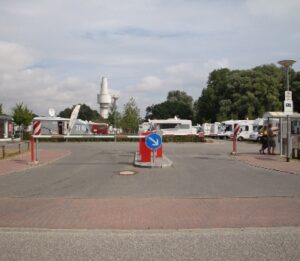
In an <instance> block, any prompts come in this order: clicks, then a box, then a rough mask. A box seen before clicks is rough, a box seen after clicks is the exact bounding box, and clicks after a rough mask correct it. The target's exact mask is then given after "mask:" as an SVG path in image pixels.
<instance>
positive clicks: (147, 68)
mask: <svg viewBox="0 0 300 261" xmlns="http://www.w3.org/2000/svg"><path fill="white" fill-rule="evenodd" d="M299 13H300V1H299V0H285V1H282V0H126V1H124V0H0V104H2V105H3V110H4V113H7V114H10V113H11V109H12V108H13V107H14V106H15V105H16V104H17V103H21V102H22V103H23V104H24V105H26V106H27V107H28V108H29V109H30V110H32V111H33V112H34V113H35V114H38V115H44V116H47V115H48V109H49V108H54V109H55V110H56V112H57V113H59V112H60V111H62V110H64V109H65V108H67V107H72V105H74V104H78V103H85V104H87V105H89V106H90V107H91V108H92V109H95V110H98V111H99V105H98V104H97V94H98V93H99V92H100V82H101V78H102V77H107V78H108V84H109V90H110V92H111V93H112V94H115V95H118V96H119V97H120V98H119V100H118V102H117V105H118V109H119V110H120V111H122V110H123V106H124V104H125V103H126V102H128V101H129V99H130V98H131V97H133V98H134V99H135V101H136V103H137V105H138V107H139V109H140V111H141V116H143V115H144V114H145V109H146V107H147V106H150V105H152V104H157V103H161V102H163V101H165V100H166V97H167V94H168V92H169V91H171V90H181V91H185V92H186V93H187V94H188V95H190V96H192V97H193V99H194V100H196V99H198V98H199V96H200V95H201V92H202V90H203V88H205V87H206V82H207V80H208V76H209V73H210V72H211V71H212V70H214V69H219V68H229V69H251V68H253V67H256V66H259V65H262V64H271V63H274V64H276V63H277V61H279V60H282V59H293V60H296V61H297V62H296V63H295V64H294V65H293V68H294V69H295V70H296V71H300V44H299V43H300V15H299Z"/></svg>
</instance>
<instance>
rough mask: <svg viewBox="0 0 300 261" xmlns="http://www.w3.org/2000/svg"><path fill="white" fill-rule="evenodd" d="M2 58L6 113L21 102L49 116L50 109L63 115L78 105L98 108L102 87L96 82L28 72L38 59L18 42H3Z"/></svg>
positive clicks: (1, 85)
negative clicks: (61, 112) (62, 111)
mask: <svg viewBox="0 0 300 261" xmlns="http://www.w3.org/2000/svg"><path fill="white" fill-rule="evenodd" d="M0 57H1V59H0V79H1V80H0V92H1V98H0V99H1V100H0V103H2V104H3V109H4V111H5V112H6V113H10V112H11V111H10V110H11V108H12V107H14V106H15V105H16V104H17V103H20V102H23V103H24V104H25V105H27V106H28V108H29V109H30V110H32V111H33V112H34V113H36V114H40V115H46V114H47V111H48V108H50V107H54V108H55V109H56V111H57V112H59V111H61V110H63V109H65V108H67V107H71V106H72V105H73V104H77V103H86V104H87V105H89V106H91V107H92V108H93V109H97V108H98V105H97V104H96V95H97V93H98V92H99V90H100V87H98V86H97V85H96V84H95V83H93V82H88V81H84V80H82V79H80V78H78V77H74V76H69V77H66V78H63V79H58V78H56V77H54V76H52V75H51V74H50V73H49V72H47V70H44V69H39V68H34V69H28V67H30V66H31V63H32V62H36V59H37V57H33V56H31V52H30V51H29V50H27V49H26V48H24V47H23V46H21V45H18V44H16V43H11V42H3V41H2V42H1V43H0ZM112 92H113V90H112Z"/></svg>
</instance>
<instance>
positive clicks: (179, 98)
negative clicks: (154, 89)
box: [167, 90, 193, 108]
mask: <svg viewBox="0 0 300 261" xmlns="http://www.w3.org/2000/svg"><path fill="white" fill-rule="evenodd" d="M167 101H169V102H179V103H183V104H186V105H189V106H190V107H191V108H192V106H193V98H192V96H189V95H188V94H187V93H186V92H184V91H179V90H176V91H169V93H168V96H167Z"/></svg>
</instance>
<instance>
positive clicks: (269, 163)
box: [235, 154, 300, 175]
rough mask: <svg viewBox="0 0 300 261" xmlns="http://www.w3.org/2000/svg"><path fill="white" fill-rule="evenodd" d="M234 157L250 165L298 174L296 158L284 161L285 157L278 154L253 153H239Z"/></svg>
mask: <svg viewBox="0 0 300 261" xmlns="http://www.w3.org/2000/svg"><path fill="white" fill-rule="evenodd" d="M235 158H236V159H237V160H240V161H243V162H245V163H247V164H249V165H251V166H255V167H259V168H264V169H268V170H276V171H281V172H286V173H291V174H298V175H300V161H298V160H292V161H290V162H286V160H285V158H283V157H280V156H273V155H255V154H240V155H237V156H235Z"/></svg>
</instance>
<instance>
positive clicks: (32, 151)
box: [30, 136, 34, 162]
mask: <svg viewBox="0 0 300 261" xmlns="http://www.w3.org/2000/svg"><path fill="white" fill-rule="evenodd" d="M30 146H31V162H34V137H33V136H31V139H30Z"/></svg>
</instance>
